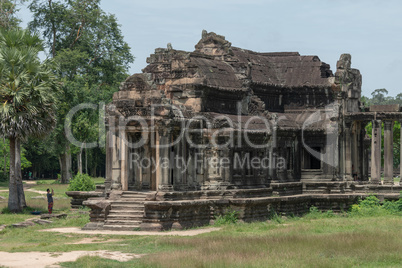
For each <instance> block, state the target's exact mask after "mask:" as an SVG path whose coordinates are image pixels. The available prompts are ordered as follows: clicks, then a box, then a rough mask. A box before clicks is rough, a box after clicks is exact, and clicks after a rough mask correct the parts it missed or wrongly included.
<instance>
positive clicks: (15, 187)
mask: <svg viewBox="0 0 402 268" xmlns="http://www.w3.org/2000/svg"><path fill="white" fill-rule="evenodd" d="M41 51H43V43H42V41H41V40H40V39H39V37H38V36H37V35H32V34H30V33H29V32H28V31H26V30H19V29H17V30H9V31H2V32H1V33H0V105H1V107H0V134H2V135H3V136H5V137H7V138H8V139H9V140H10V182H9V199H8V208H9V210H10V211H13V212H20V211H22V209H23V208H24V207H25V206H26V202H25V195H24V190H23V185H22V176H21V154H20V152H21V150H20V148H21V140H24V139H26V138H27V137H29V136H42V135H45V134H47V133H49V132H50V131H51V130H52V129H53V128H54V126H55V123H56V115H55V113H56V103H57V94H58V92H59V85H58V84H57V81H56V77H55V75H54V74H53V72H52V71H51V68H50V66H51V62H50V61H47V62H44V63H41V62H40V60H39V57H38V53H39V52H41Z"/></svg>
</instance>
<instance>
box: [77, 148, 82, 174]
mask: <svg viewBox="0 0 402 268" xmlns="http://www.w3.org/2000/svg"><path fill="white" fill-rule="evenodd" d="M82 150H83V148H82V147H81V148H80V152H79V153H78V154H77V166H78V172H79V173H81V174H82Z"/></svg>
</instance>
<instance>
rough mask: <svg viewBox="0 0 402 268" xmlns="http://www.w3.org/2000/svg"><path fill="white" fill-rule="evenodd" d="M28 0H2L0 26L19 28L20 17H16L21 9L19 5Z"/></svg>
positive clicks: (0, 2)
mask: <svg viewBox="0 0 402 268" xmlns="http://www.w3.org/2000/svg"><path fill="white" fill-rule="evenodd" d="M26 1H27V0H19V1H17V0H14V1H11V0H0V28H2V29H13V28H17V27H18V24H19V23H20V19H18V18H17V17H16V12H17V11H18V10H19V9H18V5H19V4H22V3H23V2H26Z"/></svg>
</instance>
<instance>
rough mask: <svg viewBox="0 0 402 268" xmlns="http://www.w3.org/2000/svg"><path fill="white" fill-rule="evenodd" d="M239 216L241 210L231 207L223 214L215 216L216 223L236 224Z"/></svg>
mask: <svg viewBox="0 0 402 268" xmlns="http://www.w3.org/2000/svg"><path fill="white" fill-rule="evenodd" d="M238 216H239V212H237V211H236V210H234V209H230V208H229V209H227V210H226V212H225V213H224V214H223V215H219V216H215V225H224V224H235V223H236V222H237V220H238Z"/></svg>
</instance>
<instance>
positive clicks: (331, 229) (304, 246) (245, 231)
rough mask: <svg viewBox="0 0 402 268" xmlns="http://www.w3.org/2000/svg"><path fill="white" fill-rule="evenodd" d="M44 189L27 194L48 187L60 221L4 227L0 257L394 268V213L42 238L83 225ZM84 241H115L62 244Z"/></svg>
mask: <svg viewBox="0 0 402 268" xmlns="http://www.w3.org/2000/svg"><path fill="white" fill-rule="evenodd" d="M99 181H100V180H99ZM46 183H47V184H44V183H42V184H39V185H34V186H32V188H31V189H34V190H40V191H45V190H46V189H47V188H53V189H54V190H55V192H56V195H55V197H59V198H61V199H59V200H57V199H56V200H55V210H56V211H55V213H61V212H65V213H67V214H68V217H67V218H66V219H60V220H55V221H54V222H53V223H52V224H50V225H46V226H42V225H36V226H32V227H28V228H24V229H15V228H6V229H5V230H3V231H0V251H6V252H30V251H41V252H70V251H77V250H80V251H95V250H110V251H121V252H124V253H133V254H146V255H145V256H144V257H142V258H141V259H134V260H131V261H128V262H118V261H113V260H108V259H102V258H100V257H81V258H79V259H78V260H77V261H76V262H68V263H62V266H63V267H356V266H362V267H400V266H401V264H402V255H401V248H402V232H401V226H402V217H401V214H396V215H385V214H384V215H377V216H358V215H353V216H352V214H344V215H335V216H334V215H333V214H331V215H329V214H322V216H321V214H320V213H318V214H317V213H315V214H313V213H310V214H308V215H307V216H305V217H303V218H288V219H285V220H284V219H282V218H279V217H276V218H274V219H273V220H271V221H266V222H256V223H250V224H245V223H237V224H231V225H230V224H229V225H223V226H222V230H220V231H215V232H212V233H208V234H202V235H198V236H195V237H172V236H166V237H159V236H121V235H120V236H119V235H96V234H94V235H84V234H61V233H43V232H40V231H39V230H41V229H48V228H54V227H72V226H75V227H82V226H84V225H85V224H86V223H87V222H88V220H89V216H88V209H86V210H71V209H70V207H69V199H62V198H63V195H64V191H65V190H66V188H67V185H60V184H52V182H51V181H46ZM1 194H3V195H4V194H5V193H4V192H3V193H1ZM41 196H42V197H44V196H43V194H42V195H41V194H39V193H35V192H28V191H26V197H27V203H28V205H29V206H32V207H35V206H37V207H39V208H40V209H41V210H44V211H46V205H47V202H46V199H37V198H35V197H41ZM63 202H64V203H63ZM0 205H1V203H0ZM317 215H318V216H317ZM326 215H327V216H328V215H329V217H327V216H326ZM34 217H35V216H33V215H31V214H29V213H26V214H18V215H15V214H2V215H0V224H4V223H5V224H11V223H16V222H21V221H23V220H25V219H29V218H34ZM87 237H95V238H97V239H100V240H108V239H115V240H116V239H117V240H118V241H114V242H110V243H94V244H74V245H71V244H67V243H73V242H78V241H80V240H82V239H83V238H87ZM0 263H1V261H0Z"/></svg>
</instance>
